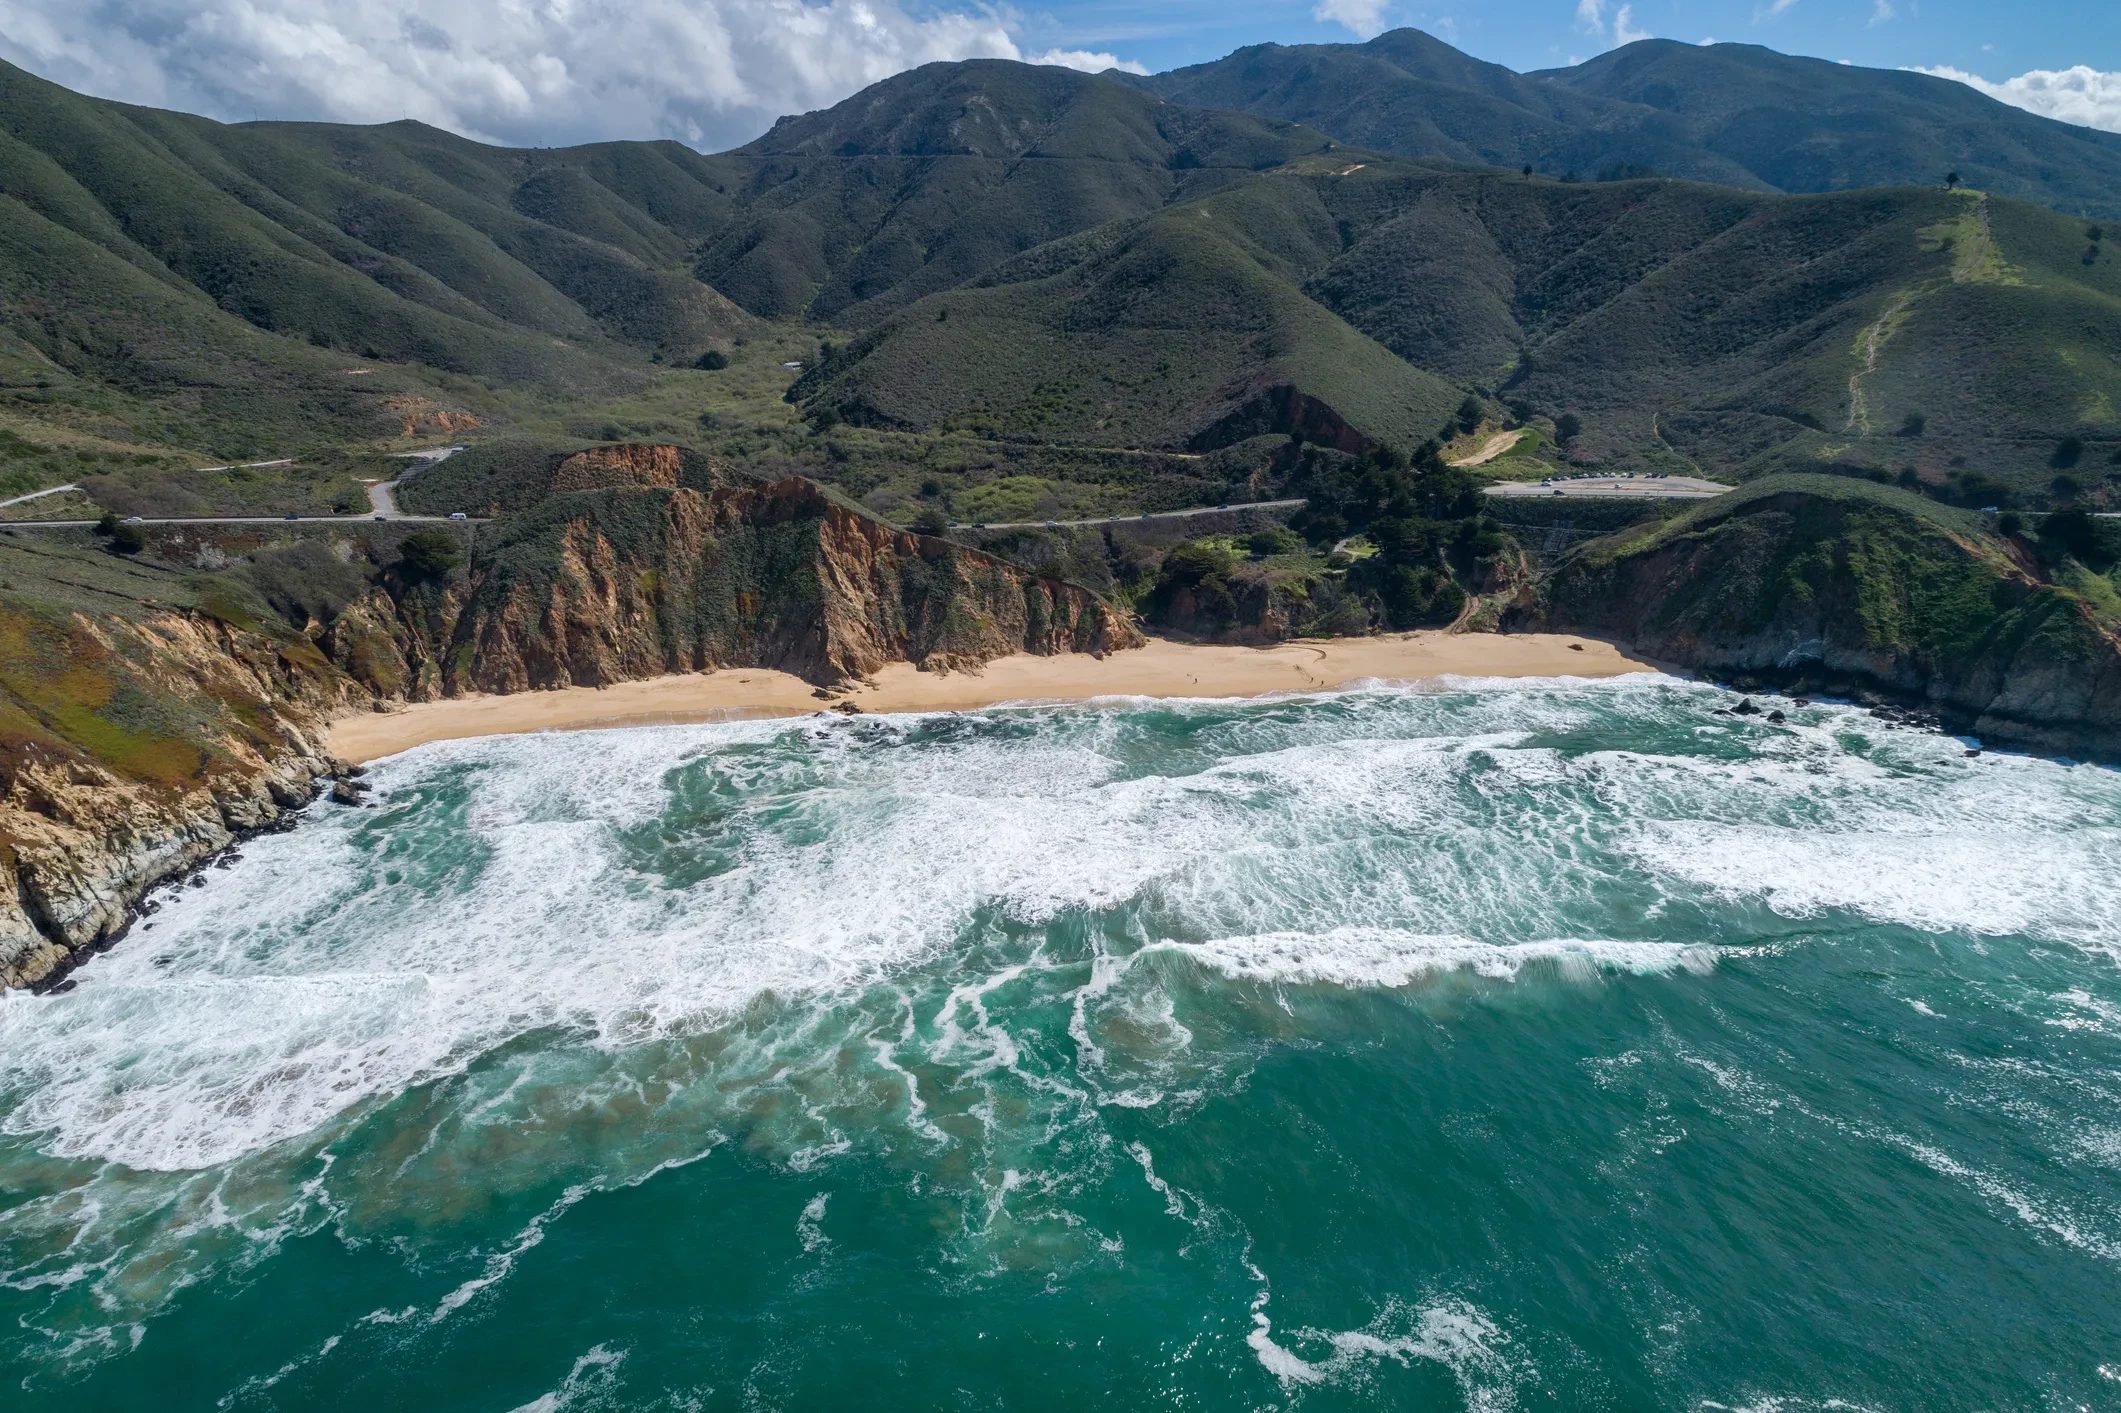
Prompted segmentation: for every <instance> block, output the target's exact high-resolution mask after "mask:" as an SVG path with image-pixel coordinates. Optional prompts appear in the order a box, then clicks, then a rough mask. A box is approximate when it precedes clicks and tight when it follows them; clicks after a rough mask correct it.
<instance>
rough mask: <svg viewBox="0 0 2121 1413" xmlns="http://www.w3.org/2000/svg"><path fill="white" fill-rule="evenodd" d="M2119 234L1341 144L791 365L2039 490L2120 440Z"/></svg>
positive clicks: (1841, 198) (1010, 393) (994, 389)
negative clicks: (1457, 163)
mask: <svg viewBox="0 0 2121 1413" xmlns="http://www.w3.org/2000/svg"><path fill="white" fill-rule="evenodd" d="M2108 244H2109V243H2108V242H2106V241H2104V240H2103V239H2102V240H2101V241H2098V242H2091V241H2089V240H2088V238H2087V232H2086V228H2085V225H2084V223H2083V222H2081V221H2076V220H2072V219H2070V218H2066V217H2062V216H2059V215H2057V214H2055V213H2053V212H2049V211H2045V210H2042V209H2040V208H2037V207H2033V206H2029V205H2026V204H2023V203H2017V202H2006V201H2001V200H1995V199H1992V198H1989V197H1987V196H1985V195H1982V194H1978V193H1969V192H1963V191H1961V192H1950V193H1948V192H1944V191H1939V190H1932V189H1925V188H1896V189H1886V190H1876V191H1864V192H1850V193H1841V194H1834V195H1827V196H1818V197H1786V196H1777V195H1773V194H1767V193H1748V192H1741V191H1735V190H1732V189H1729V188H1719V187H1711V186H1705V185H1697V184H1691V183H1680V182H1671V181H1661V180H1660V181H1634V182H1616V183H1599V184H1591V185H1569V184H1565V183H1558V182H1551V181H1541V180H1532V181H1525V180H1522V179H1516V178H1503V177H1498V176H1492V175H1486V174H1477V173H1464V172H1452V171H1439V170H1435V169H1430V168H1424V167H1420V166H1416V165H1412V164H1406V163H1393V162H1387V161H1380V160H1370V161H1366V162H1360V163H1358V162H1354V161H1350V162H1348V163H1346V164H1345V166H1343V165H1341V164H1339V163H1338V160H1337V157H1336V159H1333V160H1331V161H1328V162H1318V161H1312V162H1307V163H1295V164H1290V165H1289V166H1286V167H1283V168H1281V169H1278V170H1277V171H1276V172H1275V173H1274V174H1273V175H1271V176H1267V177H1261V178H1256V179H1253V180H1250V181H1247V182H1243V183H1239V184H1233V185H1232V186H1229V187H1226V188H1225V189H1223V190H1221V191H1218V192H1214V193H1211V194H1208V195H1206V196H1202V197H1198V198H1195V199H1193V200H1190V201H1186V202H1182V203H1180V204H1178V205H1176V206H1173V207H1172V208H1170V209H1169V210H1167V211H1164V212H1161V213H1159V214H1158V215H1156V216H1154V217H1151V218H1147V219H1143V220H1139V221H1122V222H1116V223H1114V224H1112V225H1109V226H1106V227H1102V228H1099V229H1098V230H1097V231H1094V232H1089V233H1086V234H1085V235H1083V236H1081V237H1078V238H1074V239H1070V240H1066V241H1061V242H1055V243H1053V244H1050V245H1048V246H1044V247H1041V248H1039V249H1037V250H1034V251H1032V252H1030V253H1028V254H1026V255H1025V256H1022V257H1019V258H1018V259H1017V260H1015V261H1012V262H1010V263H1008V264H1005V265H1002V266H999V267H997V268H996V269H994V270H993V271H991V272H990V273H989V274H988V275H987V276H985V277H984V278H982V279H981V280H980V281H978V282H976V284H975V285H974V286H972V287H970V288H964V289H958V290H955V291H952V292H951V293H949V294H948V295H947V296H941V295H938V296H931V297H930V298H928V299H926V300H924V301H922V302H920V303H918V304H916V305H914V306H912V307H911V308H909V309H908V310H906V311H905V312H904V313H903V314H901V315H899V316H896V317H894V318H892V319H891V320H888V321H886V322H885V323H884V324H882V325H880V326H878V327H877V328H875V329H873V330H871V331H869V332H867V333H865V334H864V335H863V336H861V337H860V338H858V339H856V340H855V341H854V342H853V343H852V344H850V345H849V346H848V347H847V348H845V349H844V350H842V351H840V353H839V354H838V356H837V357H835V358H834V359H833V361H832V362H831V363H830V364H828V365H827V366H824V367H821V368H814V369H812V370H810V371H809V372H807V373H806V374H805V376H804V377H803V379H802V380H801V381H800V382H799V383H798V384H797V385H796V387H795V388H794V390H793V393H792V396H794V397H796V398H798V399H800V400H801V402H802V405H803V408H804V410H805V412H806V414H807V415H809V416H811V417H812V418H813V419H817V418H820V417H823V418H826V419H831V418H838V419H842V420H844V421H847V422H851V423H855V424H859V425H866V426H873V427H891V428H901V429H909V430H947V429H959V430H969V431H976V432H979V433H982V434H984V435H990V436H999V437H1003V438H1012V439H1018V440H1033V441H1047V442H1074V443H1081V444H1087V445H1112V446H1143V447H1161V448H1166V449H1170V450H1190V451H1202V450H1209V449H1213V448H1217V447H1223V446H1229V445H1232V444H1234V443H1237V442H1239V441H1242V440H1244V439H1245V438H1246V437H1250V436H1259V435H1277V436H1285V435H1287V434H1288V433H1290V432H1302V433H1303V434H1304V435H1305V436H1307V437H1308V438H1310V439H1311V440H1314V441H1317V442H1321V443H1323V444H1326V445H1339V446H1341V447H1342V449H1344V450H1356V449H1359V448H1360V446H1361V445H1362V444H1363V443H1364V442H1365V441H1366V440H1377V441H1384V442H1389V443H1394V444H1398V445H1401V446H1409V447H1410V446H1412V445H1414V444H1415V443H1417V442H1419V441H1420V440H1422V439H1423V438H1425V437H1427V436H1429V435H1431V434H1432V433H1433V432H1434V430H1435V429H1436V427H1437V426H1438V424H1439V422H1440V421H1442V420H1443V419H1444V418H1445V416H1446V415H1447V414H1449V413H1450V412H1451V411H1452V410H1453V409H1454V408H1455V407H1456V406H1457V404H1458V402H1459V400H1460V398H1461V396H1462V395H1463V393H1464V390H1465V389H1467V388H1473V389H1477V390H1479V391H1480V392H1481V394H1482V397H1483V398H1484V400H1485V406H1486V408H1487V409H1488V411H1489V412H1490V414H1491V415H1492V416H1495V417H1499V418H1505V419H1508V418H1517V419H1524V418H1532V419H1538V418H1542V417H1543V418H1548V419H1552V418H1558V417H1560V416H1562V415H1563V414H1564V413H1566V414H1570V415H1572V416H1573V417H1575V419H1576V420H1577V422H1578V423H1579V424H1580V426H1581V432H1580V433H1579V434H1578V435H1577V436H1576V437H1575V439H1574V440H1573V441H1572V442H1571V443H1570V444H1569V446H1568V447H1567V448H1566V454H1567V455H1568V456H1569V457H1571V458H1573V459H1574V460H1576V461H1578V462H1582V463H1588V464H1598V465H1601V466H1605V467H1608V468H1612V469H1638V470H1665V471H1671V472H1681V473H1687V472H1694V471H1707V472H1710V473H1712V474H1719V475H1726V476H1739V477H1744V476H1751V475H1758V474H1765V473H1767V472H1770V471H1774V470H1786V469H1833V470H1836V471H1839V472H1842V473H1844V474H1851V475H1862V476H1870V477H1873V478H1885V479H1892V478H1895V477H1899V476H1901V475H1903V474H1909V475H1912V476H1914V477H1916V478H1917V479H1918V480H1921V481H1923V482H1925V483H1927V484H1931V485H1933V486H1936V487H1939V488H1943V487H1945V486H1946V483H1947V482H1951V481H1953V480H1954V478H1957V479H1958V480H1964V481H1966V483H1967V484H1968V485H1983V484H2001V485H2005V486H2008V487H2010V488H2011V489H2012V490H2013V491H2014V492H2015V493H2016V494H2018V495H2020V496H2023V497H2025V498H2027V499H2030V500H2037V499H2039V498H2041V497H2044V496H2045V495H2047V493H2048V491H2049V483H2050V481H2051V480H2052V479H2053V477H2054V475H2055V473H2056V463H2057V459H2058V456H2062V457H2064V458H2065V459H2066V455H2067V454H2066V451H2065V448H2066V446H2067V444H2068V439H2070V438H2076V439H2078V440H2079V441H2080V442H2081V443H2082V450H2080V452H2079V453H2078V454H2077V455H2078V459H2080V460H2083V459H2085V458H2089V461H2088V462H2087V464H2092V463H2096V464H2097V465H2098V466H2099V467H2100V468H2101V469H2100V470H2099V471H2098V474H2096V475H2094V476H2092V477H2090V480H2091V481H2093V482H2096V481H2099V480H2102V479H2103V478H2104V475H2105V474H2106V473H2105V470H2104V469H2103V468H2104V466H2105V464H2106V462H2105V458H2106V457H2107V456H2109V455H2110V454H2111V453H2112V452H2113V450H2115V449H2116V448H2121V420H2117V418H2116V414H2115V407H2116V405H2117V404H2121V364H2117V357H2121V302H2117V301H2121V258H2117V257H2116V255H2115V253H2114V252H2113V251H2112V250H2111V249H2109V248H2108ZM1387 355H1397V356H1396V357H1391V356H1387ZM1292 399H1294V400H1292ZM1546 425H1550V423H1549V424H1546ZM1343 426H1345V427H1346V428H1348V429H1350V430H1351V432H1352V434H1353V435H1350V436H1343V434H1342V432H1341V431H1340V430H1339V429H1340V428H1341V427H1343ZM1558 454H1560V449H1556V448H1552V447H1549V448H1548V449H1547V450H1546V451H1545V452H1544V456H1545V457H1547V458H1548V459H1549V460H1548V463H1547V464H1552V460H1551V459H1552V458H1553V457H1555V456H1556V455H1558ZM1496 469H1497V470H1498V471H1502V470H1504V469H1505V468H1503V467H1497V468H1496ZM1983 477H1985V478H1988V480H1987V481H1985V482H1984V481H1981V480H1979V479H1973V480H1968V479H1967V478H1983Z"/></svg>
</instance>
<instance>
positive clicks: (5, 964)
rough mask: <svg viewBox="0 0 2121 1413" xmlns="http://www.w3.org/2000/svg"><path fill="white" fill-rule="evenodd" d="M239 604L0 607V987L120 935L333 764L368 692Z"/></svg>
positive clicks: (306, 792)
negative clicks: (148, 901)
mask: <svg viewBox="0 0 2121 1413" xmlns="http://www.w3.org/2000/svg"><path fill="white" fill-rule="evenodd" d="M231 616H233V615H229V614H228V613H227V611H226V610H225V609H224V610H223V611H222V613H220V614H217V613H216V612H214V611H212V610H210V609H208V610H201V609H192V610H190V611H180V610H174V609H170V610H163V611H148V612H145V613H141V614H139V615H137V616H135V615H133V614H126V613H116V614H91V613H86V612H80V611H78V610H77V611H72V612H68V611H67V610H66V609H65V608H64V607H63V606H58V605H50V604H38V603H34V602H25V601H23V600H20V599H15V598H12V597H10V598H9V599H8V601H6V602H5V604H4V605H0V690H4V692H5V701H4V702H0V865H4V866H5V867H6V869H7V876H8V878H9V879H10V880H12V884H13V886H12V887H10V888H5V889H0V987H4V986H20V985H26V984H29V983H33V982H35V981H38V980H40V979H41V978H43V977H45V976H46V975H48V974H49V973H51V972H52V971H53V970H54V969H56V968H59V967H61V966H63V965H65V964H66V963H67V962H68V961H69V960H70V959H71V958H72V957H73V956H75V955H76V954H77V953H78V952H80V951H81V950H82V949H85V948H89V947H92V946H94V945H95V944H96V943H98V942H100V941H102V940H104V939H105V938H107V937H109V936H111V935H112V934H113V933H114V932H116V931H118V930H119V929H121V928H122V927H123V926H124V925H125V923H126V922H127V920H128V917H129V915H130V910H131V908H132V906H133V904H134V903H135V902H136V901H137V900H138V899H139V897H140V894H141V892H142V891H143V890H144V889H146V888H147V887H148V886H150V885H151V884H153V883H154V882H156V881H158V880H160V879H163V878H166V877H169V876H171V875H173V874H176V873H181V872H182V871H184V870H185V869H188V868H190V867H191V866H193V865H194V864H196V863H198V862H199V861H200V860H201V859H203V858H205V857H206V856H207V855H209V854H212V853H214V852H216V851H217V850H220V849H222V848H224V847H226V846H227V845H228V844H229V843H231V842H232V841H233V840H235V839H236V838H237V837H238V836H239V835H240V834H241V833H243V832H244V831H247V830H255V829H260V828H265V827H268V826H270V825H272V824H273V823H274V822H275V821H276V820H278V819H279V818H280V816H281V814H282V812H283V811H285V810H287V809H289V808H291V807H294V806H297V805H301V804H304V803H307V802H308V800H309V799H310V797H311V790H312V781H313V780H315V778H316V777H318V776H320V775H323V774H326V773H328V772H329V771H330V770H331V768H332V766H331V762H330V761H329V760H328V759H327V757H326V754H325V749H324V744H323V743H324V736H325V725H326V723H327V722H328V720H329V719H330V715H331V713H332V712H333V711H334V710H335V709H337V708H338V707H340V706H341V705H343V704H344V703H345V702H347V701H348V700H350V699H356V698H358V697H360V696H363V695H365V694H363V693H360V692H359V690H358V689H357V688H355V687H354V686H353V684H352V683H350V682H349V681H348V680H347V679H346V678H345V677H344V676H343V675H342V674H340V673H338V672H337V671H336V670H335V669H333V668H332V667H331V665H330V664H329V663H328V662H327V661H326V660H325V659H324V657H323V656H322V654H321V653H319V652H318V651H317V649H316V648H315V647H314V646H312V645H311V644H310V643H309V642H308V641H307V640H306V639H304V638H302V637H301V636H300V635H298V634H291V633H279V634H275V633H272V632H268V631H261V629H260V628H259V627H257V626H255V625H253V626H244V625H243V624H241V623H239V622H232V621H230V617H231Z"/></svg>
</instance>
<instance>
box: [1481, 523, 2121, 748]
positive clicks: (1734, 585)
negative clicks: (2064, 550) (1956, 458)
mask: <svg viewBox="0 0 2121 1413" xmlns="http://www.w3.org/2000/svg"><path fill="white" fill-rule="evenodd" d="M1511 624H1512V626H1519V627H1550V628H1564V629H1571V630H1575V631H1581V632H1592V633H1599V634H1604V635H1609V636H1612V637H1615V638H1618V639H1622V640H1624V641H1626V642H1628V643H1629V644H1631V645H1632V646H1633V647H1634V648H1635V649H1636V650H1637V651H1638V652H1641V653H1643V654H1645V655H1647V656H1650V657H1653V658H1661V659H1663V660H1665V661H1667V662H1671V663H1674V664H1677V665H1680V666H1685V667H1692V668H1698V669H1702V670H1704V671H1709V672H1713V673H1717V674H1720V675H1725V676H1750V677H1757V678H1759V679H1761V680H1764V681H1768V682H1773V683H1777V684H1779V685H1782V686H1785V687H1789V688H1791V689H1793V690H1799V691H1807V692H1818V693H1828V692H1831V693H1836V694H1844V693H1861V692H1875V693H1878V694H1880V695H1883V696H1887V697H1891V698H1895V699H1899V700H1902V701H1911V702H1917V703H1921V704H1923V705H1926V706H1928V707H1930V708H1931V709H1933V710H1935V711H1937V712H1938V713H1939V714H1940V715H1941V716H1942V717H1943V718H1944V719H1945V721H1946V722H1948V723H1949V724H1951V725H1952V726H1953V727H1954V728H1955V729H1959V730H1964V731H1968V732H1971V733H1972V734H1974V735H1977V736H1980V737H1982V738H1983V739H1984V740H1987V741H1992V742H1995V743H1997V744H2011V745H2018V746H2026V747H2031V748H2033V749H2037V750H2045V751H2054V752H2057V753H2061V754H2068V755H2078V756H2089V757H2095V758H2103V759H2114V758H2116V757H2121V639H2117V637H2116V634H2115V632H2114V630H2113V628H2112V627H2111V626H2110V625H2108V624H2106V623H2103V622H2102V621H2101V620H2100V618H2099V616H2098V614H2097V613H2096V612H2095V611H2094V608H2093V605H2092V604H2091V603H2090V602H2088V601H2087V600H2086V599H2085V598H2084V597H2083V596H2082V595H2079V594H2076V593H2073V592H2070V591H2069V590H2068V589H2066V588H2065V587H2062V586H2059V585H2057V584H2054V583H2049V582H2044V581H2043V580H2042V578H2041V577H2040V575H2039V574H2038V573H2036V572H2035V570H2034V567H2033V566H2032V565H2031V564H2030V561H2028V560H2026V559H2025V558H2024V557H2023V556H2022V554H2018V553H2015V552H2013V550H2012V549H2011V548H2010V547H2009V546H2008V545H2006V544H2003V543H2001V542H1998V543H1994V544H1991V543H1988V542H1986V541H1983V540H1980V539H1977V538H1976V537H1974V536H1972V535H1969V534H1963V533H1954V532H1953V531H1951V530H1949V529H1944V528H1940V527H1938V526H1935V525H1930V524H1925V523H1924V522H1922V521H1921V520H1919V519H1916V518H1914V517H1911V516H1909V515H1905V514H1896V513H1894V512H1893V511H1892V510H1891V509H1890V508H1881V507H1879V506H1876V505H1869V504H1863V503H1837V502H1834V501H1828V500H1823V499H1821V498H1819V497H1816V496H1808V495H1802V494H1782V495H1767V496H1761V497H1758V498H1756V499H1755V500H1754V501H1753V502H1752V503H1750V504H1747V505H1745V506H1743V507H1741V508H1740V509H1738V510H1737V511H1735V512H1734V513H1732V514H1730V515H1728V516H1725V517H1723V518H1721V519H1717V520H1714V521H1709V522H1706V523H1703V524H1701V525H1699V526H1695V527H1685V526H1682V527H1679V528H1678V529H1677V530H1675V531H1673V532H1669V533H1658V534H1655V535H1650V536H1647V537H1645V538H1644V539H1643V540H1642V541H1641V542H1640V543H1638V544H1634V545H1629V544H1627V543H1626V542H1625V541H1624V539H1623V540H1622V542H1621V543H1619V544H1617V545H1616V546H1613V547H1609V548H1601V547H1600V546H1596V545H1594V546H1591V547H1589V548H1588V550H1587V551H1586V552H1583V553H1579V554H1577V555H1576V556H1574V557H1572V558H1570V559H1568V560H1565V561H1564V562H1563V563H1562V564H1561V565H1560V566H1559V567H1558V569H1557V571H1556V573H1555V574H1554V576H1553V577H1552V579H1551V580H1550V581H1549V582H1548V583H1547V584H1546V585H1544V586H1543V589H1542V590H1541V591H1540V592H1538V593H1532V592H1527V593H1525V594H1524V595H1522V596H1521V598H1520V601H1519V604H1518V606H1517V609H1516V611H1515V612H1514V613H1513V614H1512V615H1511Z"/></svg>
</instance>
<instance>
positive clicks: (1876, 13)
mask: <svg viewBox="0 0 2121 1413" xmlns="http://www.w3.org/2000/svg"><path fill="white" fill-rule="evenodd" d="M1895 13H1896V11H1895V10H1894V9H1893V0H1871V24H1870V27H1871V28H1872V29H1876V28H1877V27H1878V26H1880V25H1882V24H1884V23H1885V22H1886V21H1887V20H1889V19H1891V18H1892V17H1893V16H1894V14H1895Z"/></svg>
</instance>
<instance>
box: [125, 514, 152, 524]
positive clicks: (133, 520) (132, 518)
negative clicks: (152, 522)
mask: <svg viewBox="0 0 2121 1413" xmlns="http://www.w3.org/2000/svg"><path fill="white" fill-rule="evenodd" d="M125 523H126V524H128V525H145V524H146V523H147V522H146V521H145V520H143V519H141V518H140V517H139V516H137V515H128V516H126V517H125Z"/></svg>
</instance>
